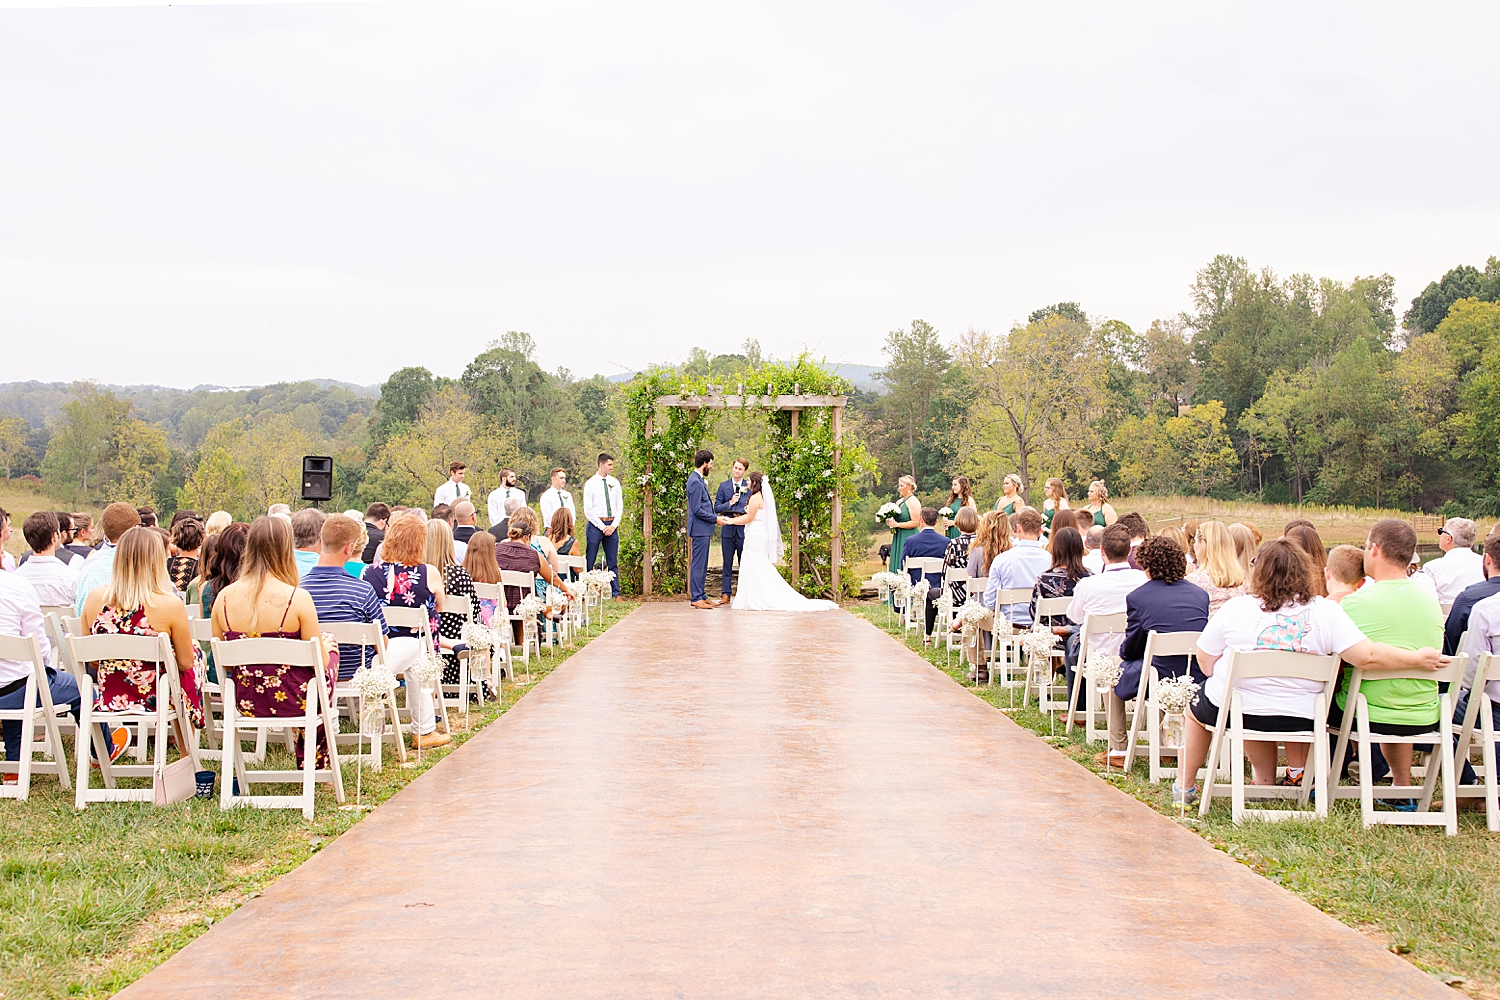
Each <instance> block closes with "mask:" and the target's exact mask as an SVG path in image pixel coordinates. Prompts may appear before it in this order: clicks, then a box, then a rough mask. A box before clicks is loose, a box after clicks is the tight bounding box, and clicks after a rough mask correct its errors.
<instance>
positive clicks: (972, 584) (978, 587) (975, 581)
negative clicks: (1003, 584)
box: [964, 576, 989, 597]
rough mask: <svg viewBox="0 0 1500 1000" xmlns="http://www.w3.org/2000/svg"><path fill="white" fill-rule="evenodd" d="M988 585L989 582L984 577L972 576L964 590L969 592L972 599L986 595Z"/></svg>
mask: <svg viewBox="0 0 1500 1000" xmlns="http://www.w3.org/2000/svg"><path fill="white" fill-rule="evenodd" d="M988 584H989V581H988V580H986V579H985V578H984V577H982V576H980V577H973V576H971V577H969V581H968V583H967V584H965V585H964V589H965V590H967V591H968V593H969V596H970V597H979V596H980V595H982V594H983V593H984V589H985V587H986V586H988Z"/></svg>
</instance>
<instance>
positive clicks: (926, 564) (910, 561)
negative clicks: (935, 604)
mask: <svg viewBox="0 0 1500 1000" xmlns="http://www.w3.org/2000/svg"><path fill="white" fill-rule="evenodd" d="M912 570H918V571H920V572H921V576H920V577H918V579H919V580H920V581H921V582H922V583H924V584H926V587H924V588H923V589H922V590H921V591H919V592H918V594H917V597H916V599H915V600H909V601H907V602H906V614H905V616H904V617H903V618H902V619H901V634H902V635H903V636H904V635H905V634H906V633H907V632H910V631H911V630H912V629H916V630H917V632H918V633H919V634H920V635H921V637H922V642H923V643H924V644H925V643H926V642H927V591H928V590H929V589H931V588H932V586H933V584H934V583H935V582H936V581H938V580H941V579H942V577H943V559H942V557H941V556H916V557H910V556H909V557H907V558H906V559H903V560H902V572H903V573H904V574H905V575H906V576H908V577H909V576H911V571H912Z"/></svg>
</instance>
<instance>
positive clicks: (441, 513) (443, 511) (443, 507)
mask: <svg viewBox="0 0 1500 1000" xmlns="http://www.w3.org/2000/svg"><path fill="white" fill-rule="evenodd" d="M431 520H434V521H444V522H447V524H448V527H449V529H450V530H452V527H453V508H452V507H451V506H449V505H448V504H445V503H440V504H434V505H433V508H432V516H431Z"/></svg>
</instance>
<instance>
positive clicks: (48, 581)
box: [16, 510, 78, 607]
mask: <svg viewBox="0 0 1500 1000" xmlns="http://www.w3.org/2000/svg"><path fill="white" fill-rule="evenodd" d="M21 534H23V535H25V536H26V544H27V545H30V546H31V558H30V559H27V560H26V561H25V562H23V563H22V564H21V565H20V566H19V567H18V568H17V569H16V575H18V576H20V577H21V578H22V579H24V580H26V581H27V582H29V583H30V584H31V586H32V587H33V588H35V589H36V596H37V599H38V600H39V601H40V602H41V605H42V606H43V607H49V606H55V607H72V606H73V600H74V598H76V597H77V596H78V570H76V569H74V568H73V567H71V566H69V565H68V564H67V563H65V562H63V561H62V560H61V559H59V558H57V550H58V547H59V546H61V545H62V531H61V530H60V529H59V528H58V523H57V515H56V514H54V513H52V512H51V511H48V510H39V511H37V512H36V513H35V514H32V515H31V516H29V517H27V518H26V522H25V523H24V524H22V525H21Z"/></svg>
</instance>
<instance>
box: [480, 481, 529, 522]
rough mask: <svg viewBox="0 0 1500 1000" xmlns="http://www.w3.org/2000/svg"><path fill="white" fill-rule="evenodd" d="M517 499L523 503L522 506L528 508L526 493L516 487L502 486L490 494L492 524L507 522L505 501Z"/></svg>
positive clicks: (489, 504) (489, 503)
mask: <svg viewBox="0 0 1500 1000" xmlns="http://www.w3.org/2000/svg"><path fill="white" fill-rule="evenodd" d="M511 497H515V498H516V499H517V500H519V501H521V506H522V507H524V506H526V491H525V490H523V489H519V488H517V487H515V486H502V487H500V488H499V489H498V490H495V491H494V492H493V493H491V494H490V498H489V501H488V506H489V509H490V524H491V525H495V524H499V523H500V522H501V521H503V520H505V501H507V500H509V499H510V498H511Z"/></svg>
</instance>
